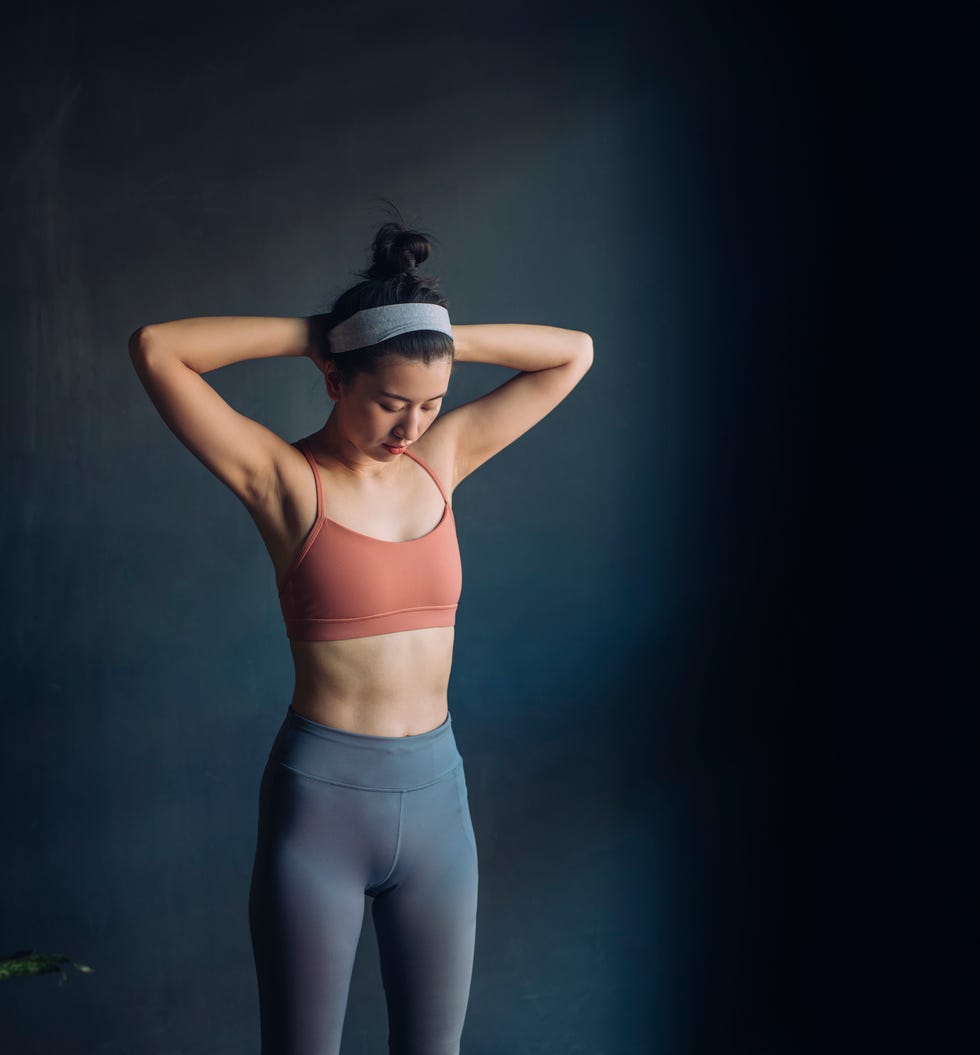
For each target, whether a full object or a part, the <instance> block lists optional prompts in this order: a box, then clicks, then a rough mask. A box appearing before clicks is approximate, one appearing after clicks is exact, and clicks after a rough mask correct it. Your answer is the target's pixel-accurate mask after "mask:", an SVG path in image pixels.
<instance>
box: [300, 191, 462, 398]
mask: <svg viewBox="0 0 980 1055" xmlns="http://www.w3.org/2000/svg"><path fill="white" fill-rule="evenodd" d="M396 211H397V210H396ZM371 250H372V261H371V265H370V267H368V268H367V269H366V270H365V271H357V272H355V274H357V275H359V276H360V277H361V278H363V279H364V281H363V282H359V283H358V284H357V285H355V286H352V287H351V288H350V289H348V290H346V291H345V292H344V293H342V294H341V295H340V296H339V297H338V298H337V300H336V301H335V302H334V304H333V307H332V308H331V309H330V311H329V313H327V316H326V317H325V318H324V319H323V322H322V327H323V330H325V331H326V334H327V336H326V341H325V342H324V343H325V347H324V349H323V351H324V353H325V356H324V358H325V364H324V374H325V375H326V376H327V378H328V380H329V379H330V377H331V376H332V377H333V378H334V379H335V380H336V382H337V384H338V385H339V386H341V387H350V385H351V383H352V382H353V380H354V378H355V377H356V376H357V375H359V374H365V373H367V374H370V373H374V372H375V371H376V370H377V368H378V367H379V365H381V364H382V363H383V362H385V361H386V360H388V359H389V358H390V357H392V356H400V357H402V358H404V359H407V360H409V361H411V362H419V363H423V364H425V365H428V364H429V363H431V362H433V361H435V360H448V362H449V366H450V369H451V368H452V364H453V356H454V345H453V341H452V338H451V337H450V336H449V335H448V334H445V333H441V332H439V331H437V330H414V331H412V332H409V333H401V334H398V335H397V336H395V337H389V338H388V339H387V340H384V341H381V342H380V343H378V344H372V345H368V346H367V347H363V348H356V349H352V350H350V351H345V352H341V353H339V354H332V353H331V352H330V340H329V330H330V329H331V328H333V327H334V326H339V325H340V323H342V322H344V321H345V320H346V319H349V318H350V317H351V316H352V315H355V314H356V313H357V312H359V311H363V310H364V309H365V308H377V307H381V306H383V305H386V304H411V303H421V304H438V305H439V306H440V307H443V308H448V304H447V302H446V298H445V297H444V296H443V295H442V294H441V293H439V292H438V291H437V289H436V287H437V286H438V280H437V279H435V278H433V277H431V276H427V275H422V274H419V272H418V267H419V265H420V264H422V263H424V262H425V261H426V260H427V259H428V257H429V252H430V239H429V236H428V235H426V234H425V233H424V232H422V231H415V230H411V229H409V228H408V227H406V226H405V224H404V223H394V222H388V223H385V224H382V225H381V228H380V229H379V230H378V233H377V234H376V235H375V237H374V242H373V244H372V247H371ZM321 332H322V331H321Z"/></svg>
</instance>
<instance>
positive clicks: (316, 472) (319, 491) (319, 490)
mask: <svg viewBox="0 0 980 1055" xmlns="http://www.w3.org/2000/svg"><path fill="white" fill-rule="evenodd" d="M299 449H300V450H301V451H302V452H303V453H304V454H305V455H306V460H307V461H308V462H309V463H310V468H311V469H312V470H313V479H314V480H315V481H316V518H317V521H320V520H322V519H323V481H322V480H321V479H320V469H319V467H318V466H317V464H316V459H315V458H314V457H313V453H312V451H310V448H309V447H307V445H306V440H300V441H299Z"/></svg>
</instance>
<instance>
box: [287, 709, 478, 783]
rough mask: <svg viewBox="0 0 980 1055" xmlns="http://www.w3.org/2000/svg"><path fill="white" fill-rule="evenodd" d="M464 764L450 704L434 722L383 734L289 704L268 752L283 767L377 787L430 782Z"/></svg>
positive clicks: (318, 777)
mask: <svg viewBox="0 0 980 1055" xmlns="http://www.w3.org/2000/svg"><path fill="white" fill-rule="evenodd" d="M460 765H462V757H461V755H460V753H459V750H458V748H457V746H456V738H455V736H454V734H453V726H452V716H451V715H450V713H449V711H448V709H447V710H446V712H445V713H444V714H443V716H442V719H441V721H439V722H438V723H437V724H435V725H434V726H433V727H431V728H427V729H425V730H423V731H421V732H418V733H414V734H409V735H384V734H374V733H369V732H362V731H354V730H351V729H347V728H342V727H338V726H335V725H331V724H330V723H326V722H320V721H316V720H314V719H312V718H309V717H307V716H306V715H303V714H301V713H299V712H298V711H296V710H295V709H294V708H293V706H292V705H290V706H289V708H287V710H286V715H285V717H284V719H283V722H282V725H281V726H280V728H279V732H278V734H277V736H276V739H275V742H274V743H273V746H272V751H271V752H270V755H269V766H270V767H274V768H275V769H276V770H278V771H279V772H283V771H291V772H293V773H295V774H298V775H300V776H303V777H307V778H312V779H313V780H318V781H324V782H326V783H329V784H340V785H344V786H347V787H353V788H369V789H373V790H377V791H409V790H414V789H417V788H422V787H426V786H428V785H429V784H433V783H435V782H437V781H439V780H444V779H446V778H447V777H448V776H449V775H450V774H451V773H453V772H454V771H455V770H456V769H458V768H459V766H460Z"/></svg>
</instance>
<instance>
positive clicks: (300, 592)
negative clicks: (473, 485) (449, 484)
mask: <svg viewBox="0 0 980 1055" xmlns="http://www.w3.org/2000/svg"><path fill="white" fill-rule="evenodd" d="M298 446H299V449H300V450H301V451H302V452H303V454H305V455H306V460H307V461H308V462H309V463H310V466H311V468H312V469H313V478H314V479H315V481H316V521H315V522H314V524H313V527H312V528H310V533H309V535H307V537H306V540H305V541H304V543H303V545H302V546H301V547H300V550H299V553H298V554H297V555H296V558H295V559H294V560H293V563H292V564H291V565H290V567H289V569H288V571H287V572H286V576H285V578H284V579H283V583H282V586H281V587H280V588H279V604H280V607H281V608H282V615H283V619H284V620H285V622H286V636H287V637H288V638H289V639H290V640H292V641H340V640H344V639H347V638H352V637H373V636H374V635H376V634H392V633H394V632H395V631H397V630H418V629H420V628H422V627H429V626H455V624H456V607H457V605H458V603H459V597H460V593H461V592H462V586H463V569H462V564H461V562H460V556H459V543H458V540H457V538H456V523H455V520H454V519H453V511H452V507H451V506H450V504H449V497H448V496H447V494H446V492H445V490H444V489H443V486H442V484H441V483H440V482H439V479H438V477H437V476H436V474H435V473H434V472H433V471H432V470H431V469H430V468H429V466H428V465H426V463H425V462H424V461H422V459H421V458H419V457H418V456H417V455H415V454H412V453H411V452H410V451H405V453H404V454H403V455H402V457H407V458H411V459H412V460H413V461H415V462H418V464H419V465H421V466H422V468H423V469H425V471H426V472H427V473H428V474H429V475H430V476H431V477H432V479H433V480H434V481H435V483H436V486H437V487H438V488H439V493H440V494H441V495H442V497H443V501H444V502H445V503H446V508H445V510H444V511H443V514H442V519H441V520H440V521H439V523H438V524H437V525H436V526H435V527H434V528H433V529H432V531H430V532H429V533H428V534H427V535H422V536H421V537H420V538H414V539H408V540H407V541H405V542H389V541H387V540H385V539H378V538H374V537H373V536H371V535H363V534H361V532H360V531H354V530H353V528H348V527H344V526H343V525H342V524H338V523H336V522H335V521H333V520H330V519H328V518H327V517H326V516H324V513H323V481H322V480H321V477H320V469H319V467H318V466H317V463H316V460H315V459H314V457H313V455H312V453H311V452H310V450H309V448H308V447H307V445H306V441H305V440H300V441H299V444H298Z"/></svg>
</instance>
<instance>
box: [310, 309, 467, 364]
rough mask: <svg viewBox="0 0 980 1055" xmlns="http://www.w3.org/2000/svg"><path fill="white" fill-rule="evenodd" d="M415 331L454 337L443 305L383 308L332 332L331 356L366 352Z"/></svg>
mask: <svg viewBox="0 0 980 1055" xmlns="http://www.w3.org/2000/svg"><path fill="white" fill-rule="evenodd" d="M413 330H438V331H439V332H440V333H445V334H446V335H447V336H449V337H452V335H453V328H452V326H450V324H449V312H448V311H446V309H445V308H444V307H442V306H441V305H440V304H424V303H419V302H412V303H410V304H383V305H382V306H381V307H380V308H364V309H362V310H361V311H357V312H355V313H354V314H353V315H351V317H350V318H349V319H344V321H343V322H341V323H338V324H337V325H336V326H334V328H333V329H332V330H329V331H328V332H327V337H328V340H329V343H330V354H331V355H339V354H340V353H341V352H349V351H352V350H353V349H355V348H366V347H367V346H368V345H371V344H378V343H379V342H380V341H386V340H387V339H388V338H389V337H396V336H397V335H398V334H400V333H411V332H412V331H413Z"/></svg>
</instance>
